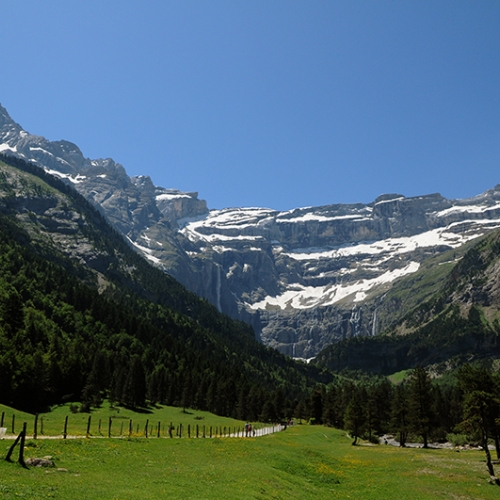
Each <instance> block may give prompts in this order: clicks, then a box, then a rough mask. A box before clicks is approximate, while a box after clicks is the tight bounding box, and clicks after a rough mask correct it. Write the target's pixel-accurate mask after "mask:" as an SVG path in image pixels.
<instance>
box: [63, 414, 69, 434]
mask: <svg viewBox="0 0 500 500" xmlns="http://www.w3.org/2000/svg"><path fill="white" fill-rule="evenodd" d="M67 435H68V415H66V418H65V419H64V429H63V439H66V436H67Z"/></svg>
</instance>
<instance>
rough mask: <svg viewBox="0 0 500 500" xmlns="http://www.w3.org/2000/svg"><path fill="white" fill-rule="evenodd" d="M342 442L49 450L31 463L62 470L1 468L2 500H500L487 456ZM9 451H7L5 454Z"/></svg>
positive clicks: (303, 439) (98, 444) (40, 450)
mask: <svg viewBox="0 0 500 500" xmlns="http://www.w3.org/2000/svg"><path fill="white" fill-rule="evenodd" d="M350 442H351V440H350V439H349V438H347V437H346V436H345V435H344V433H343V432H341V431H338V430H334V429H329V428H323V427H312V426H305V425H304V426H301V425H296V426H295V427H293V428H289V429H288V430H287V431H285V432H282V433H277V434H272V435H270V436H266V437H261V438H249V439H198V440H196V439H190V440H189V439H182V440H180V439H174V440H169V439H148V440H146V439H144V438H135V439H131V440H128V439H123V440H121V439H120V440H119V439H114V440H108V439H93V440H86V439H81V440H68V441H62V440H45V441H37V442H36V443H34V445H32V446H29V447H28V448H27V451H26V454H27V455H28V456H45V455H52V456H53V457H54V460H55V461H56V465H57V467H60V468H64V469H65V470H64V471H57V470H54V469H49V470H42V469H37V468H33V469H30V470H24V469H22V468H21V467H20V466H19V465H17V464H9V463H7V462H5V461H2V460H0V496H1V497H2V498H5V499H11V498H19V497H22V498H29V499H32V498H36V499H40V498H59V499H67V498H79V499H81V500H85V499H97V498H99V499H120V500H125V499H136V498H143V499H159V498H182V499H197V500H199V499H220V498H235V499H269V498H274V499H294V498H296V499H301V500H303V499H318V498H346V499H347V498H355V499H398V500H402V499H418V500H422V499H436V498H438V499H439V498H460V499H467V498H481V499H489V498H492V499H493V498H498V494H499V490H498V488H497V487H495V486H491V485H489V484H488V482H487V474H486V467H485V464H484V461H483V454H482V453H481V452H478V451H467V452H461V453H457V452H455V451H450V450H423V449H399V448H393V447H390V446H357V447H353V446H351V444H350ZM7 444H8V443H7V442H6V441H4V442H3V443H1V444H0V448H2V454H3V453H4V451H5V452H6V448H7V446H6V445H7Z"/></svg>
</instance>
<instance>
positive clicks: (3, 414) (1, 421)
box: [0, 411, 5, 427]
mask: <svg viewBox="0 0 500 500" xmlns="http://www.w3.org/2000/svg"><path fill="white" fill-rule="evenodd" d="M4 418H5V412H4V411H3V412H2V419H1V420H0V427H3V421H4Z"/></svg>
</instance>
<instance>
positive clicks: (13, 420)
mask: <svg viewBox="0 0 500 500" xmlns="http://www.w3.org/2000/svg"><path fill="white" fill-rule="evenodd" d="M15 425H16V415H15V414H13V415H12V434H15V433H16V432H15Z"/></svg>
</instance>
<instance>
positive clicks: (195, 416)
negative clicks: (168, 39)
mask: <svg viewBox="0 0 500 500" xmlns="http://www.w3.org/2000/svg"><path fill="white" fill-rule="evenodd" d="M76 406H78V404H77V405H76ZM2 413H4V427H5V428H6V429H7V435H8V436H9V435H12V434H13V433H12V416H13V415H15V419H14V422H15V428H14V433H15V434H16V435H17V434H19V432H20V431H21V430H22V426H23V422H26V423H27V434H28V437H31V436H32V435H33V428H34V421H35V416H34V415H31V414H29V413H25V412H21V411H19V410H14V409H13V408H10V407H8V406H4V405H0V415H1V414H2ZM89 416H91V428H90V434H91V435H92V436H95V437H100V436H102V437H107V436H108V424H109V419H110V417H111V419H112V427H111V436H112V437H119V436H120V435H122V436H128V431H129V422H130V419H132V423H133V436H134V437H143V436H144V431H145V426H146V422H147V421H149V426H148V429H149V431H148V433H149V435H151V436H155V437H156V436H157V429H158V423H160V435H161V436H162V437H165V436H167V435H168V426H169V425H170V424H172V425H173V427H174V428H177V426H179V424H182V427H183V436H187V432H188V431H187V429H188V425H189V426H190V428H191V435H192V436H194V435H195V432H196V425H198V426H199V435H201V434H202V431H203V426H205V431H206V434H207V435H208V434H209V430H210V427H212V428H213V433H215V428H216V427H217V428H221V427H222V428H224V427H226V428H227V429H229V428H231V432H232V431H233V429H234V428H235V427H236V428H238V427H239V428H241V427H243V426H244V424H245V422H241V421H239V420H235V419H232V418H226V417H220V416H218V415H214V414H213V413H209V412H206V411H198V410H186V411H185V412H184V411H183V409H182V408H177V407H173V406H162V405H158V406H157V407H156V408H153V409H151V411H148V412H136V411H133V410H129V409H127V408H123V407H113V406H110V405H109V403H108V402H105V403H104V404H103V406H102V407H101V408H98V409H95V410H92V411H91V412H90V413H72V412H71V410H70V403H67V404H64V405H60V406H56V407H54V408H53V409H52V411H51V412H48V413H41V414H40V415H39V418H38V434H39V435H40V436H41V437H42V438H43V436H52V437H55V436H61V435H62V433H63V429H64V421H65V419H66V417H68V426H67V434H68V435H70V436H82V437H83V436H85V434H86V430H87V422H88V418H89ZM42 419H43V435H42V433H41V427H42ZM99 421H101V426H100V432H99ZM122 423H123V433H121V430H122ZM263 426H264V424H256V425H255V428H260V427H263ZM137 427H138V428H139V432H137ZM174 435H175V431H174ZM0 458H1V456H0Z"/></svg>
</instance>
